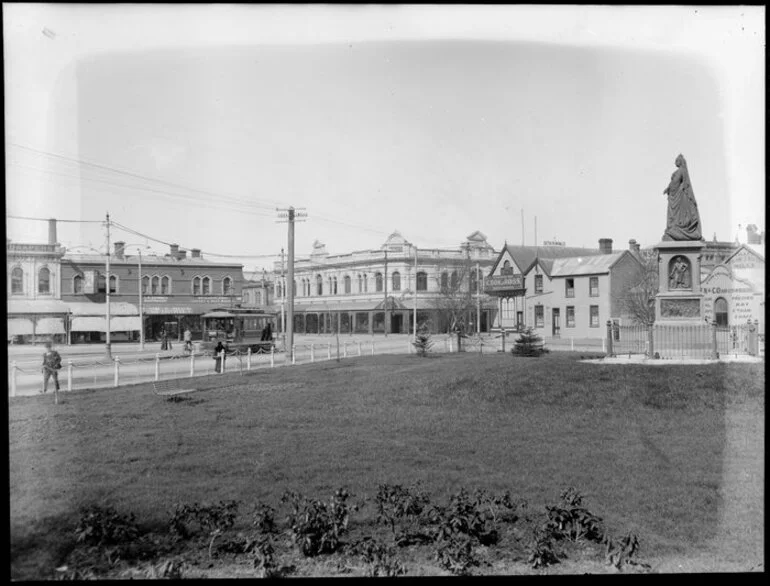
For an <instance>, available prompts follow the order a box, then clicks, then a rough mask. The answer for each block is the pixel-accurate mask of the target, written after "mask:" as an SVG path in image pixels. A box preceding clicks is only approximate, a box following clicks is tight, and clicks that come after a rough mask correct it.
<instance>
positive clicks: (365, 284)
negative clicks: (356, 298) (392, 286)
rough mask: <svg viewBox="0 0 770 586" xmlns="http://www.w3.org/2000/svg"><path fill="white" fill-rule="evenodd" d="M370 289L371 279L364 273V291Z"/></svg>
mask: <svg viewBox="0 0 770 586" xmlns="http://www.w3.org/2000/svg"><path fill="white" fill-rule="evenodd" d="M367 291H369V281H368V280H367V278H366V274H364V293H366V292H367Z"/></svg>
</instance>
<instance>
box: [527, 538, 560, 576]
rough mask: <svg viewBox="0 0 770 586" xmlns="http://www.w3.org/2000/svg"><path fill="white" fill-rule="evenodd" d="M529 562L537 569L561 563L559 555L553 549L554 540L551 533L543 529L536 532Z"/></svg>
mask: <svg viewBox="0 0 770 586" xmlns="http://www.w3.org/2000/svg"><path fill="white" fill-rule="evenodd" d="M527 563H529V565H530V566H532V567H533V568H535V569H538V568H545V567H548V566H551V565H553V564H558V563H559V557H558V556H557V555H556V552H555V551H554V549H553V540H552V538H551V536H550V535H549V534H547V533H545V532H542V531H537V532H536V533H535V535H534V538H533V540H532V551H531V552H530V554H529V557H528V558H527Z"/></svg>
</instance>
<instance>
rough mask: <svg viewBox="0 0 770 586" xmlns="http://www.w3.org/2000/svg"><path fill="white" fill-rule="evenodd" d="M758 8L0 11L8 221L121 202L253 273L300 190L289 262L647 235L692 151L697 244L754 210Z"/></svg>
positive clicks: (71, 232)
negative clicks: (478, 239) (318, 255)
mask: <svg viewBox="0 0 770 586" xmlns="http://www.w3.org/2000/svg"><path fill="white" fill-rule="evenodd" d="M764 11H765V9H764V7H735V8H732V7H731V8H727V7H721V8H720V7H717V8H712V7H701V8H694V7H686V8H684V7H683V8H679V7H654V8H639V7H622V8H621V7H595V8H588V7H562V6H550V7H545V6H543V7H519V6H487V7H463V6H451V5H450V6H395V7H391V6H339V7H334V6H309V7H308V6H305V7H302V6H275V5H271V6H219V5H189V6H180V5H175V6H173V7H172V6H163V5H157V6H153V5H115V4H112V5H111V4H105V5H54V4H51V5H45V4H38V5H31V4H30V5H20V4H5V5H3V16H4V19H3V20H4V54H5V92H6V93H5V100H6V101H5V104H6V110H5V121H6V145H5V146H6V188H7V191H6V211H7V215H14V216H33V217H58V218H62V219H70V220H78V219H82V220H102V219H104V217H105V213H106V212H109V213H110V215H111V218H112V219H114V220H115V221H117V222H119V223H121V224H123V225H125V226H128V227H130V228H132V229H134V230H137V231H139V232H142V233H144V234H147V235H149V236H151V237H153V238H158V239H160V240H162V241H164V242H176V243H179V244H180V245H181V246H183V247H188V248H191V247H196V248H201V249H203V251H204V256H205V255H206V253H207V252H209V253H220V254H228V255H242V256H244V257H245V256H251V257H253V258H243V262H244V264H245V265H246V268H247V269H252V268H254V267H262V266H265V267H270V266H271V263H272V261H273V260H274V259H275V258H276V257H275V256H273V257H271V258H257V257H258V255H278V254H279V253H280V250H281V248H282V247H283V248H286V247H287V244H286V232H287V230H286V225H285V224H278V223H276V219H277V217H276V216H277V213H276V211H275V208H276V207H288V206H289V205H293V206H295V207H304V208H306V211H307V216H308V218H307V221H305V222H303V223H301V224H297V228H296V246H295V250H296V254H297V255H306V254H308V253H309V252H310V251H311V249H312V243H313V241H314V240H316V239H317V240H320V241H321V242H323V243H325V244H326V245H327V250H328V251H329V252H330V253H332V254H333V253H344V252H349V251H351V250H360V249H368V248H377V247H379V246H380V245H381V244H382V242H383V241H384V240H385V238H386V237H387V235H388V234H390V233H391V232H392V231H393V230H399V231H400V232H401V233H402V234H403V235H404V236H405V237H406V238H407V239H408V240H409V241H411V242H413V243H415V244H416V245H417V246H423V247H439V246H441V247H449V246H456V245H458V244H459V243H460V242H462V241H463V240H464V239H465V237H466V236H467V235H469V234H471V233H472V232H474V231H475V230H480V231H481V232H483V233H484V234H486V235H487V237H488V239H489V242H490V244H492V245H493V246H494V247H495V248H496V249H499V248H500V247H501V246H502V245H503V243H504V242H505V241H506V240H507V241H508V242H509V243H514V244H520V243H521V242H522V220H521V217H522V209H523V210H524V234H523V237H524V241H525V242H526V243H527V244H533V243H534V242H535V234H534V227H535V217H536V218H537V240H538V241H539V242H541V243H542V241H543V240H552V239H556V240H560V241H564V242H566V243H567V244H568V245H573V246H597V242H598V239H599V238H603V237H608V238H612V239H613V240H614V242H615V247H616V248H625V247H627V246H628V240H629V239H631V238H635V239H636V240H638V241H639V242H641V243H642V245H644V246H651V245H654V244H655V243H657V242H658V241H659V240H660V237H661V236H662V234H663V230H664V228H665V221H666V197H665V196H664V195H663V193H662V192H663V189H664V188H665V187H666V185H667V184H668V180H669V177H670V175H671V173H672V172H673V171H674V168H675V167H674V159H675V158H676V156H677V154H679V153H680V152H681V153H683V154H684V156H685V158H686V159H687V162H688V167H689V171H690V176H691V179H692V183H693V188H694V192H695V197H696V199H697V202H698V205H699V208H700V213H701V221H702V227H703V233H704V236H705V237H706V238H707V239H711V238H712V236H713V235H714V233H716V235H717V237H718V238H719V239H721V240H732V239H734V238H735V236H736V233H737V227H738V224H743V225H744V226H745V225H746V224H747V223H754V224H757V225H758V226H759V228H760V229H764V228H765V225H764V217H765V207H764V206H765V203H764V202H765V167H764V164H765V163H764V160H765V152H764V151H765V134H764V132H765V130H764V129H765V104H764V95H765V63H764V43H765V28H764V22H765V15H764ZM86 163H87V164H86ZM7 229H8V236H9V237H10V238H12V239H13V240H17V241H33V242H34V241H45V238H46V235H47V232H46V230H47V228H46V226H45V224H43V223H36V222H31V221H23V220H15V219H8V220H7ZM116 239H121V240H124V241H126V242H129V243H132V244H133V243H140V242H145V240H144V239H142V238H140V237H138V236H134V235H131V234H127V233H125V232H121V231H119V230H113V235H112V240H113V241H114V240H116ZM59 240H60V241H61V242H63V243H64V244H66V245H68V246H74V245H76V244H81V245H90V246H93V247H96V248H99V247H102V246H103V245H104V240H105V231H104V229H103V227H101V226H100V225H99V224H77V223H66V224H60V226H59ZM149 243H150V244H151V245H152V246H153V248H154V249H155V250H157V251H158V252H166V251H167V248H166V247H165V246H163V245H161V244H157V243H153V242H152V241H149ZM211 258H214V257H211Z"/></svg>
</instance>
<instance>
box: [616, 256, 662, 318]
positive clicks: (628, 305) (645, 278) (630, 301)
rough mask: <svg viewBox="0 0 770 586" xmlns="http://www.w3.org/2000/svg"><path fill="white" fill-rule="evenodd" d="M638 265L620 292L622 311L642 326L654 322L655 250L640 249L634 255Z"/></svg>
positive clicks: (656, 283) (656, 259)
mask: <svg viewBox="0 0 770 586" xmlns="http://www.w3.org/2000/svg"><path fill="white" fill-rule="evenodd" d="M636 258H637V260H638V261H639V266H638V267H637V269H636V272H635V274H634V275H633V278H632V279H631V280H630V281H629V286H628V287H626V288H625V289H624V290H623V291H622V292H621V293H620V296H619V297H620V302H621V307H622V309H623V313H624V314H625V315H627V316H629V317H630V318H631V320H632V321H633V322H634V323H636V324H638V325H642V326H646V327H650V326H652V324H653V323H655V296H656V295H657V294H658V288H659V284H658V255H657V253H656V251H655V250H642V251H641V252H640V253H639V255H637V256H636Z"/></svg>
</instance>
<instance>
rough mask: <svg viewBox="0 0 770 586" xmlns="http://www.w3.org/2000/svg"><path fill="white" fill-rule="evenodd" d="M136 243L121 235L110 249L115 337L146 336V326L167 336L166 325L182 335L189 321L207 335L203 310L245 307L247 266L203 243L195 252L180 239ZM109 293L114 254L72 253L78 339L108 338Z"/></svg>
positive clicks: (153, 336) (65, 289)
mask: <svg viewBox="0 0 770 586" xmlns="http://www.w3.org/2000/svg"><path fill="white" fill-rule="evenodd" d="M135 248H136V247H128V248H127V247H126V246H125V243H124V242H115V244H114V249H113V250H112V251H110V338H111V341H116V342H120V341H136V340H139V332H140V328H144V337H145V340H147V341H153V340H157V339H159V337H160V333H161V331H162V330H165V331H166V332H167V333H168V335H169V337H170V339H172V340H181V338H182V335H183V332H184V331H185V329H188V328H189V329H190V331H191V333H192V335H193V340H201V339H203V338H204V332H203V322H202V317H201V316H203V315H204V314H206V313H208V312H210V311H211V310H213V309H220V308H228V307H238V306H240V304H241V288H242V285H243V282H244V278H243V265H241V264H233V263H222V262H218V261H211V260H208V259H206V258H204V257H203V255H202V253H201V250H199V249H191V250H190V251H189V252H190V256H188V255H187V252H188V251H187V250H184V249H181V248H180V247H179V246H178V245H176V244H171V245H170V247H169V252H168V253H167V254H165V255H158V254H141V253H140V252H139V251H137V253H136V254H131V252H133V251H134V250H135ZM140 288H141V300H140ZM106 297H107V290H106V255H103V254H72V253H70V252H67V253H66V254H65V255H64V256H63V258H62V268H61V298H62V301H64V302H65V303H66V304H67V306H68V309H69V312H70V316H69V329H68V334H69V337H70V338H71V341H72V342H73V343H75V342H103V341H105V340H106V329H107V328H106V323H107V322H106V309H107V308H106ZM140 303H141V308H140ZM140 314H141V315H140Z"/></svg>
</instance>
